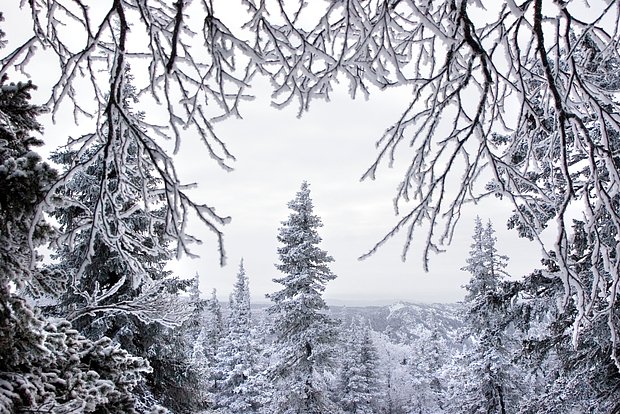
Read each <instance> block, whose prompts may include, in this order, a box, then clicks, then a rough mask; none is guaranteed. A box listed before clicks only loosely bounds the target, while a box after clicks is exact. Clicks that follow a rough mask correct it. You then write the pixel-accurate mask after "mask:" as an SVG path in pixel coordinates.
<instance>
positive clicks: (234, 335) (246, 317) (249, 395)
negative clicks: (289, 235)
mask: <svg viewBox="0 0 620 414" xmlns="http://www.w3.org/2000/svg"><path fill="white" fill-rule="evenodd" d="M250 316H251V315H250V291H249V286H248V277H247V276H246V274H245V269H244V267H243V262H241V264H240V265H239V273H238V274H237V279H236V282H235V286H234V289H233V293H232V297H231V303H230V313H229V315H228V332H227V334H226V336H224V337H223V338H222V340H221V341H220V345H219V347H218V349H217V354H216V362H215V368H214V371H215V374H214V375H215V377H216V378H217V381H216V383H215V384H214V385H213V387H212V393H213V394H214V395H213V400H214V406H215V407H216V408H220V409H223V410H224V409H225V410H227V411H226V412H231V413H239V414H242V413H253V412H257V411H258V409H259V408H260V406H261V400H262V396H261V395H260V392H262V391H263V389H262V387H260V386H258V385H259V384H258V383H257V379H258V378H257V377H258V375H259V373H258V372H257V370H256V366H257V361H256V359H257V357H258V355H257V350H256V346H255V344H254V341H253V340H252V332H251V329H252V325H251V319H250Z"/></svg>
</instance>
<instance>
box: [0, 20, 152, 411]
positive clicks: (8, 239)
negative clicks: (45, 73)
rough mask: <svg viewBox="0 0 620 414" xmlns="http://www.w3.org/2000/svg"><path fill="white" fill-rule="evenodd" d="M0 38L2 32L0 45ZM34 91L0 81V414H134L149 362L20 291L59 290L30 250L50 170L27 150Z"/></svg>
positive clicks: (38, 235)
mask: <svg viewBox="0 0 620 414" xmlns="http://www.w3.org/2000/svg"><path fill="white" fill-rule="evenodd" d="M1 20H2V16H1V14H0V21H1ZM3 37H4V33H3V32H2V31H1V30H0V46H2V44H3V43H2V42H3V39H2V38H3ZM33 88H34V86H33V85H32V84H30V83H25V84H22V83H17V84H8V83H7V77H6V75H2V76H1V77H0V349H1V350H2V352H0V413H2V414H12V413H16V412H93V411H97V410H99V411H100V412H109V413H121V412H123V413H133V412H135V410H134V408H135V399H134V397H133V394H132V391H133V389H134V387H135V386H136V384H137V382H138V381H139V379H140V378H141V374H143V373H145V372H147V371H148V370H149V366H148V363H147V362H146V361H145V360H143V359H142V358H136V357H132V356H131V355H128V353H127V352H126V351H124V350H122V349H119V348H118V346H114V345H113V344H111V342H110V340H109V339H108V338H102V339H100V340H98V341H95V342H93V341H90V340H88V339H86V338H85V337H83V336H82V335H80V334H79V333H78V332H77V331H76V330H74V329H72V328H71V325H70V324H69V323H68V322H67V321H64V320H61V319H54V320H46V319H45V318H44V317H43V316H42V315H41V314H40V313H39V312H38V310H37V309H34V308H33V307H32V306H31V305H30V304H29V303H28V302H27V301H26V299H25V297H24V296H23V294H22V293H23V292H24V291H28V292H30V293H31V294H32V293H37V294H42V293H45V294H52V295H58V294H60V293H61V292H62V291H63V289H64V287H65V284H64V282H65V280H64V279H63V278H62V277H61V275H59V274H58V273H57V272H50V271H42V270H41V269H40V268H39V267H38V266H37V261H38V259H39V257H38V256H37V255H36V252H35V250H34V249H35V248H37V247H38V246H40V244H41V243H43V242H44V241H45V239H46V237H47V236H49V233H50V227H49V226H47V225H46V224H45V223H44V222H43V221H42V220H41V218H40V217H38V214H39V213H40V211H39V209H38V207H39V203H41V202H42V200H43V198H44V196H45V194H46V193H47V191H48V190H49V189H50V188H51V186H52V184H53V182H54V181H55V179H56V173H55V171H54V170H53V169H52V168H50V166H49V165H48V164H46V163H45V162H42V160H41V157H40V156H39V155H38V154H37V153H36V152H35V151H34V150H33V147H35V146H38V145H41V143H42V142H41V140H40V139H37V138H35V137H34V136H33V134H35V133H37V132H41V130H42V128H41V125H40V124H39V123H38V122H37V120H36V117H37V115H38V114H39V113H41V108H39V107H37V106H34V105H32V104H30V102H29V101H30V91H31V90H32V89H33Z"/></svg>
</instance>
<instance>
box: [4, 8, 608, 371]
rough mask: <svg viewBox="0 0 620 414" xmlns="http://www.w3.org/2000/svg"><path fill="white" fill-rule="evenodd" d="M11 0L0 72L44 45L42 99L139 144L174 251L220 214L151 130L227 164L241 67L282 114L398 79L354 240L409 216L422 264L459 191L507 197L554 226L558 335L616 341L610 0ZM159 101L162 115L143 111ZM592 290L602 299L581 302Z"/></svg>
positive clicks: (462, 196)
mask: <svg viewBox="0 0 620 414" xmlns="http://www.w3.org/2000/svg"><path fill="white" fill-rule="evenodd" d="M23 3H27V4H28V6H29V7H30V8H31V11H32V23H33V24H32V28H33V31H32V37H28V38H27V39H25V40H24V41H23V42H22V43H21V44H19V43H18V42H17V43H16V45H17V46H16V47H15V48H14V49H13V50H10V51H8V52H7V53H6V54H4V55H3V56H2V57H1V58H0V76H2V75H4V74H5V73H9V72H11V71H22V72H24V71H27V70H28V68H29V64H31V58H32V57H33V56H34V55H35V54H36V53H38V51H39V50H41V49H46V50H47V51H50V52H52V53H54V54H55V55H56V56H57V57H58V67H59V68H60V71H59V73H60V74H59V75H58V76H57V77H56V78H55V80H56V83H55V84H54V87H53V90H52V93H51V97H50V100H49V104H50V105H49V106H50V108H51V109H52V111H53V113H55V114H56V113H58V112H59V111H60V110H61V109H62V108H69V109H70V110H72V111H73V114H74V116H75V117H76V119H79V118H82V117H89V116H92V117H93V119H94V120H96V123H97V128H96V131H95V132H94V133H93V134H91V135H90V137H94V136H97V137H98V139H101V140H102V141H103V142H105V143H107V144H111V143H112V142H113V141H114V140H116V139H117V132H116V130H115V129H113V128H106V127H105V125H106V124H107V123H113V124H115V125H116V124H118V125H122V126H123V129H125V130H128V131H131V133H132V134H134V136H135V138H136V140H137V141H139V142H140V143H141V145H142V147H141V148H142V151H144V154H145V155H144V158H145V159H148V160H150V161H149V162H152V163H153V164H155V165H157V166H158V168H157V169H156V171H157V175H158V177H160V178H161V179H162V185H163V188H161V192H162V193H163V194H165V201H163V202H162V203H163V205H164V208H165V211H166V215H165V220H164V221H163V222H162V224H163V225H164V227H165V231H166V233H167V234H169V235H170V236H171V237H173V238H174V239H175V241H176V242H177V243H178V251H187V250H188V249H189V243H190V242H191V241H192V238H191V237H189V236H187V235H186V233H185V230H186V225H187V223H188V217H189V215H190V213H192V212H193V213H195V214H197V215H198V216H200V218H201V219H202V220H203V222H204V223H205V225H206V226H207V227H209V228H210V229H211V230H213V231H214V232H215V235H216V237H217V239H218V241H219V242H220V243H221V230H220V228H221V226H222V225H223V224H224V223H225V222H226V219H225V218H224V217H220V216H218V215H216V214H215V212H214V210H213V209H212V208H209V207H207V206H205V205H203V204H198V203H194V202H192V201H191V200H190V199H189V198H188V197H187V195H186V194H185V192H184V188H183V186H181V185H180V183H179V180H178V177H177V175H176V172H175V169H174V165H173V163H172V159H171V158H170V156H169V155H168V154H166V152H165V151H164V150H163V148H162V146H161V142H162V141H161V138H171V139H172V140H173V141H174V142H175V143H176V145H175V146H176V147H178V144H179V142H180V141H181V135H182V134H183V133H184V131H185V130H188V131H190V130H191V131H192V132H193V133H195V135H197V136H198V137H200V139H201V140H202V141H203V142H204V144H205V147H206V151H207V153H208V154H209V155H210V156H211V157H212V158H213V159H214V160H215V162H216V163H218V164H219V165H221V166H222V167H223V168H228V162H229V161H232V159H233V157H232V155H231V154H230V153H229V152H228V150H227V149H226V146H225V145H224V143H223V142H222V141H221V140H220V139H219V138H218V137H217V136H216V135H215V133H214V129H213V124H212V121H213V119H214V117H215V118H217V117H227V116H230V115H234V116H236V115H238V114H239V105H240V103H241V102H242V101H243V100H244V99H245V98H247V97H248V96H247V95H246V91H247V89H248V87H249V86H250V85H251V80H252V79H253V78H254V77H257V76H264V77H267V78H268V79H269V80H270V81H271V84H272V85H273V87H274V90H273V95H272V96H273V102H274V104H275V105H276V106H278V107H280V106H286V105H298V107H299V109H300V113H301V112H302V111H304V110H307V109H309V108H310V104H311V102H312V99H316V98H321V99H323V98H325V99H328V98H329V97H330V93H331V91H332V90H333V88H334V87H335V86H334V85H335V84H336V83H340V84H342V83H345V84H346V85H347V86H348V90H349V91H350V93H351V95H353V96H356V95H359V94H361V95H364V96H366V95H368V94H369V93H370V92H371V91H372V90H373V89H376V88H388V87H395V86H398V87H401V88H403V89H406V90H407V93H408V94H409V96H410V97H411V98H410V101H409V102H408V103H407V104H405V105H404V108H403V110H402V113H401V115H400V116H397V117H396V119H395V121H394V123H393V124H392V126H391V127H389V128H388V129H387V130H386V132H385V134H383V136H382V137H380V139H379V140H378V142H377V148H378V154H377V157H376V161H375V162H374V163H372V165H370V166H369V168H368V169H367V170H366V172H365V173H364V174H363V178H367V179H374V178H375V177H376V176H377V174H378V173H379V172H380V169H381V167H383V166H384V165H389V166H392V165H394V166H398V167H399V168H402V180H401V182H400V184H399V185H398V188H397V191H396V195H395V202H394V204H395V209H396V212H397V214H398V217H397V219H396V222H395V225H394V226H393V228H392V229H391V230H390V231H388V233H387V234H386V236H385V237H384V238H383V239H381V240H380V241H379V242H378V244H377V245H376V246H375V247H374V248H373V249H371V250H370V252H369V254H372V253H373V252H374V251H376V249H377V248H379V247H380V246H381V245H383V244H384V243H385V242H386V241H387V240H388V239H390V238H391V237H393V236H395V235H396V234H397V233H399V232H401V231H403V232H404V233H405V244H404V249H403V257H406V256H407V253H408V251H409V249H410V247H411V246H412V241H413V238H414V233H415V232H418V231H420V229H427V230H426V237H424V238H423V240H424V246H425V247H424V251H423V257H424V263H425V266H426V267H427V266H428V261H429V259H430V255H431V254H432V253H434V252H439V251H441V250H442V249H443V247H444V245H445V244H447V243H449V242H450V241H451V239H452V237H453V234H454V231H455V226H456V223H457V221H458V219H459V217H460V216H461V211H462V208H463V206H464V205H465V204H466V203H469V202H472V201H473V202H477V201H479V200H481V199H483V198H485V197H493V196H495V197H498V198H501V199H502V200H504V201H505V202H506V203H510V204H511V205H512V206H514V212H515V214H514V217H513V218H512V219H511V220H510V222H509V226H511V227H514V228H515V229H517V231H518V232H519V233H520V234H521V235H522V236H524V237H528V238H531V239H533V240H538V241H540V240H539V237H540V234H541V232H542V231H543V230H544V229H545V228H552V229H553V232H554V233H555V240H554V242H553V243H551V244H550V245H545V246H544V250H545V254H546V258H547V259H553V260H556V259H557V261H558V265H559V267H560V271H559V272H557V273H556V274H555V275H554V277H558V278H560V279H561V280H562V282H563V285H564V289H565V293H566V296H565V298H564V300H563V303H564V304H566V303H567V302H569V301H574V302H575V303H576V306H577V309H578V312H577V314H576V318H575V324H574V326H573V328H574V330H573V332H574V333H575V336H574V342H575V343H576V342H577V340H578V336H579V332H581V331H582V329H581V328H583V327H584V326H585V324H586V321H588V320H591V319H598V318H606V319H607V322H608V325H609V337H610V338H611V340H612V342H613V343H614V344H617V343H618V340H617V338H618V334H619V333H618V327H617V322H616V319H615V316H614V309H615V308H616V301H617V300H618V289H617V287H618V286H619V284H620V270H619V269H620V261H619V260H620V247H619V243H618V237H619V236H618V234H620V216H619V215H618V214H617V212H618V211H619V208H618V200H619V199H620V195H619V194H618V192H619V191H620V190H619V189H620V174H619V173H618V170H619V169H618V165H619V164H618V155H617V154H618V145H620V144H619V143H620V140H619V139H618V137H619V136H620V135H619V131H620V118H619V115H618V113H619V112H620V111H619V110H618V109H619V108H618V100H617V96H616V95H617V90H618V85H619V83H618V81H617V80H618V78H617V73H618V69H619V67H620V65H619V60H618V50H617V48H616V47H615V45H616V44H617V43H618V40H619V37H620V30H618V22H619V19H618V15H619V9H618V7H617V4H616V2H612V1H588V2H575V1H573V2H547V1H543V0H508V1H505V2H498V1H496V0H476V1H461V0H442V1H431V0H421V1H415V2H414V1H409V0H394V1H382V0H350V1H332V2H309V1H303V0H297V1H286V2H285V1H282V0H240V3H241V4H240V5H239V4H238V3H235V4H234V5H231V6H229V3H228V2H226V7H227V8H228V7H233V8H234V7H235V6H237V7H239V11H241V13H242V14H241V15H242V16H243V17H245V24H243V25H239V24H238V23H237V24H235V23H236V22H227V21H225V18H224V15H223V13H221V10H220V9H218V7H219V5H220V4H223V3H224V2H222V3H218V2H210V1H189V0H180V1H172V0H153V1H149V2H147V1H145V0H126V1H114V2H111V1H110V2H105V3H104V4H102V5H101V6H98V7H90V5H89V4H87V2H85V1H83V0H45V1H44V0H33V1H29V2H23ZM222 9H223V7H222ZM229 10H230V9H229ZM227 11H228V10H227ZM233 11H235V10H234V9H233ZM231 14H232V15H234V16H236V17H237V16H239V14H240V13H231ZM129 22H131V26H130V23H129ZM240 26H241V27H240ZM130 27H131V30H130ZM129 66H131V67H132V69H134V70H136V72H137V73H136V78H137V79H141V80H144V83H145V84H144V85H140V86H139V87H138V95H140V96H143V97H145V98H148V99H149V101H150V102H152V103H153V105H154V109H153V110H152V111H151V113H150V114H146V116H145V118H144V119H130V117H128V116H127V113H126V111H125V110H124V109H123V108H122V106H121V101H122V99H121V95H122V91H123V88H124V87H125V84H126V82H127V77H126V73H127V72H126V70H127V68H128V67H129ZM51 72H52V71H50V73H51ZM78 86H79V87H78ZM91 103H94V105H91ZM212 109H214V111H213V112H211V110H212ZM161 113H163V114H164V118H165V121H162V123H161V124H155V123H153V122H152V121H151V120H152V119H156V118H159V117H158V114H161ZM189 135H192V134H191V133H188V136H189ZM86 139H90V138H86ZM76 144H77V145H78V146H79V145H81V143H80V141H78V142H76ZM400 160H405V162H404V163H400V162H399V161H400ZM401 166H402V167H401ZM76 167H77V166H76ZM485 184H488V185H487V186H485ZM145 192H148V191H146V189H145ZM569 213H570V214H569ZM574 213H576V214H577V215H579V216H581V217H580V219H582V220H583V221H584V224H585V227H586V229H587V234H588V237H589V238H590V243H589V244H590V245H591V246H592V249H591V250H590V251H589V255H590V259H591V261H592V263H593V265H594V266H595V267H596V272H595V275H594V278H593V279H592V280H584V279H582V278H581V277H579V275H577V274H576V273H575V272H574V271H573V270H572V269H571V267H570V266H569V260H568V258H569V255H570V251H569V248H568V240H570V237H571V234H570V218H571V217H572V215H573V214H574ZM119 214H120V212H119ZM422 231H425V230H422ZM416 239H418V237H417V236H416ZM540 242H541V244H544V243H542V241H540ZM221 257H222V260H223V258H224V255H223V251H222V255H221ZM600 297H603V298H604V300H605V301H607V303H608V306H606V307H599V306H596V301H597V300H598V298H600ZM613 348H614V349H617V348H618V346H614V347H613ZM613 357H614V358H616V354H615V351H614V353H613ZM616 359H618V358H616ZM618 365H620V364H618Z"/></svg>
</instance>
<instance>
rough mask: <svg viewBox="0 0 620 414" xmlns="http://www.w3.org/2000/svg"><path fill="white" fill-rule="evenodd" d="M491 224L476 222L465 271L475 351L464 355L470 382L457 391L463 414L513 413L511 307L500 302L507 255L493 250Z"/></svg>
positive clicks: (468, 318)
mask: <svg viewBox="0 0 620 414" xmlns="http://www.w3.org/2000/svg"><path fill="white" fill-rule="evenodd" d="M495 243H496V238H495V236H494V230H493V226H492V224H491V222H490V221H489V223H488V224H487V226H486V227H485V226H483V224H482V221H481V220H480V217H477V218H476V224H475V228H474V235H473V243H472V245H471V250H470V252H469V257H468V258H467V266H465V267H464V268H463V270H465V271H468V272H469V273H470V274H471V279H470V281H469V283H468V284H467V285H466V286H465V287H466V289H467V296H466V298H465V303H466V306H467V309H466V311H465V312H466V314H465V321H466V323H467V328H466V332H467V336H469V337H470V338H471V341H472V343H473V345H472V348H471V349H470V350H469V351H468V352H466V353H465V355H464V358H463V361H462V362H463V363H464V364H465V366H466V367H467V368H466V372H467V373H468V374H467V376H466V378H463V380H464V381H463V384H462V386H461V387H460V389H459V392H460V393H463V394H462V395H461V396H460V398H457V399H456V401H453V403H454V404H456V406H455V409H456V410H458V412H462V413H480V414H481V413H497V414H506V413H511V412H515V411H516V409H517V402H516V401H515V398H516V397H515V395H514V392H513V391H514V390H513V387H514V383H513V381H514V378H511V371H512V368H513V367H512V364H511V362H510V360H511V352H512V350H511V345H510V344H509V339H508V335H506V333H505V328H506V326H505V318H504V314H505V313H507V309H506V307H507V306H508V304H507V303H506V302H505V301H502V300H500V295H501V289H500V281H501V279H502V278H503V277H504V276H505V272H504V268H505V267H506V261H507V260H508V258H507V257H506V256H503V255H500V254H498V252H497V248H496V247H495Z"/></svg>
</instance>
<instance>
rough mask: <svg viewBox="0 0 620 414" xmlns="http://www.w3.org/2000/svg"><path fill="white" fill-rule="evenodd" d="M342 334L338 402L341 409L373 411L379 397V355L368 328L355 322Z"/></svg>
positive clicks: (367, 413)
mask: <svg viewBox="0 0 620 414" xmlns="http://www.w3.org/2000/svg"><path fill="white" fill-rule="evenodd" d="M345 335H346V336H345V338H344V339H345V343H344V349H343V357H342V366H341V368H340V369H341V371H340V391H339V395H338V398H339V400H340V406H341V407H342V410H343V412H344V413H356V414H372V413H376V412H378V410H379V406H380V401H381V390H380V389H379V385H380V384H379V372H378V367H377V365H378V363H379V356H378V351H377V348H376V347H375V345H374V343H373V340H372V337H371V335H370V329H369V328H368V326H366V325H362V324H361V323H359V322H358V323H357V324H354V325H352V326H351V327H350V328H349V330H348V331H346V332H345Z"/></svg>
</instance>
